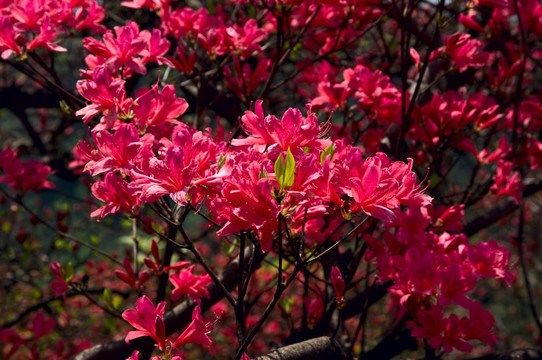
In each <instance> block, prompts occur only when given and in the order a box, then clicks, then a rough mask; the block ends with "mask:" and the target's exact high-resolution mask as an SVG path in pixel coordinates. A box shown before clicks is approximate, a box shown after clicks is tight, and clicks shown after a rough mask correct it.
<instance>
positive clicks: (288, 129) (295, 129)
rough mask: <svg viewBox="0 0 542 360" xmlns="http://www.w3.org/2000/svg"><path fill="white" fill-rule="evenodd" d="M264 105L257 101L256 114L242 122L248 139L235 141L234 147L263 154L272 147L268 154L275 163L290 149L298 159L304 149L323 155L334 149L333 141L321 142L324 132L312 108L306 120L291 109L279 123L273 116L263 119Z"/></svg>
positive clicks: (246, 117)
mask: <svg viewBox="0 0 542 360" xmlns="http://www.w3.org/2000/svg"><path fill="white" fill-rule="evenodd" d="M262 103H263V102H262V101H261V100H258V101H256V105H255V111H256V112H255V113H254V112H252V111H246V112H245V115H243V117H242V118H241V122H242V126H243V128H244V130H245V132H246V133H247V134H248V135H249V136H248V137H247V138H246V139H233V140H232V142H231V143H232V145H234V146H242V145H252V146H254V149H255V150H257V151H260V152H263V151H264V150H265V149H266V148H267V147H269V148H268V149H267V151H268V152H269V153H270V158H271V159H272V160H273V159H276V158H278V156H279V154H280V153H281V152H285V151H287V150H288V149H290V151H291V152H292V153H293V154H294V156H296V155H297V154H299V153H300V152H301V151H303V150H302V148H304V147H309V148H315V149H317V150H320V151H324V150H325V148H326V147H327V146H329V145H331V141H330V140H327V139H320V137H322V135H323V131H322V128H321V127H320V126H319V125H318V118H317V117H316V115H314V114H313V113H311V107H310V106H307V117H303V115H301V112H300V111H299V110H298V109H292V108H290V109H288V110H286V112H285V113H284V115H283V116H282V119H281V120H279V119H277V118H276V117H275V116H274V115H268V116H266V117H264V113H263V109H262Z"/></svg>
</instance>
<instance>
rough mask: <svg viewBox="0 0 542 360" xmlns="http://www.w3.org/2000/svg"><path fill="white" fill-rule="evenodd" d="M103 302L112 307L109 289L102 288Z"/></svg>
mask: <svg viewBox="0 0 542 360" xmlns="http://www.w3.org/2000/svg"><path fill="white" fill-rule="evenodd" d="M104 302H105V305H106V306H107V307H113V296H112V295H111V290H109V289H104Z"/></svg>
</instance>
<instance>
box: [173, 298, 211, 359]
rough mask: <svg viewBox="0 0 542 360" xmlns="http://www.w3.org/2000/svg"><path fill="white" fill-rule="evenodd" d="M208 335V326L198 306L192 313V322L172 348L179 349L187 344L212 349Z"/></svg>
mask: <svg viewBox="0 0 542 360" xmlns="http://www.w3.org/2000/svg"><path fill="white" fill-rule="evenodd" d="M207 333H208V329H207V326H206V325H205V323H204V322H203V318H202V317H201V308H200V307H199V305H197V306H196V307H195V308H194V311H193V312H192V322H191V323H190V325H188V327H187V328H186V329H185V330H184V331H183V332H182V334H181V335H179V337H178V338H177V339H176V340H175V341H174V342H173V345H172V346H173V348H178V347H180V346H182V345H185V344H189V343H194V344H198V345H201V346H203V347H205V348H207V349H211V345H212V341H211V339H209V336H208V335H207Z"/></svg>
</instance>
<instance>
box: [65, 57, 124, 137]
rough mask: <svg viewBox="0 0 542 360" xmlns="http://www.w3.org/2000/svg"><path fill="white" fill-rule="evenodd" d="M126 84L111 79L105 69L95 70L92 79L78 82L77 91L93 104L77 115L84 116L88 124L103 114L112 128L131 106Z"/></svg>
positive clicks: (84, 120) (122, 81)
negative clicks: (128, 100) (128, 101)
mask: <svg viewBox="0 0 542 360" xmlns="http://www.w3.org/2000/svg"><path fill="white" fill-rule="evenodd" d="M124 83H125V82H124V80H120V79H111V78H110V76H109V73H108V72H107V70H106V69H105V68H103V67H98V68H96V69H94V71H93V72H92V79H84V80H79V81H78V82H77V85H76V86H77V91H79V93H80V94H81V96H83V97H84V98H85V99H87V100H88V101H90V103H91V104H90V105H87V106H85V107H84V108H82V109H81V110H78V111H77V112H76V113H75V115H77V116H83V122H84V123H85V124H86V123H88V122H89V121H90V120H91V119H92V118H93V117H94V116H96V115H98V114H100V113H101V114H103V115H104V118H105V120H106V124H107V125H108V127H112V125H113V124H114V123H115V122H116V121H117V117H118V116H119V115H122V114H124V113H125V112H126V110H127V109H126V106H127V105H129V104H128V103H127V99H126V92H125V90H124Z"/></svg>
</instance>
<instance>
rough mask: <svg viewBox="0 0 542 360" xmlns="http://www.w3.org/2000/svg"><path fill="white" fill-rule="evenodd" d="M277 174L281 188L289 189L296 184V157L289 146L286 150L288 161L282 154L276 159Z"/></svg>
mask: <svg viewBox="0 0 542 360" xmlns="http://www.w3.org/2000/svg"><path fill="white" fill-rule="evenodd" d="M275 176H276V177H277V181H278V182H279V184H280V189H281V190H283V189H288V188H290V187H291V186H292V185H293V184H294V180H295V159H294V156H293V155H292V152H291V151H290V149H289V148H288V151H287V152H286V161H284V160H283V159H282V154H280V155H279V157H278V159H277V160H276V161H275Z"/></svg>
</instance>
